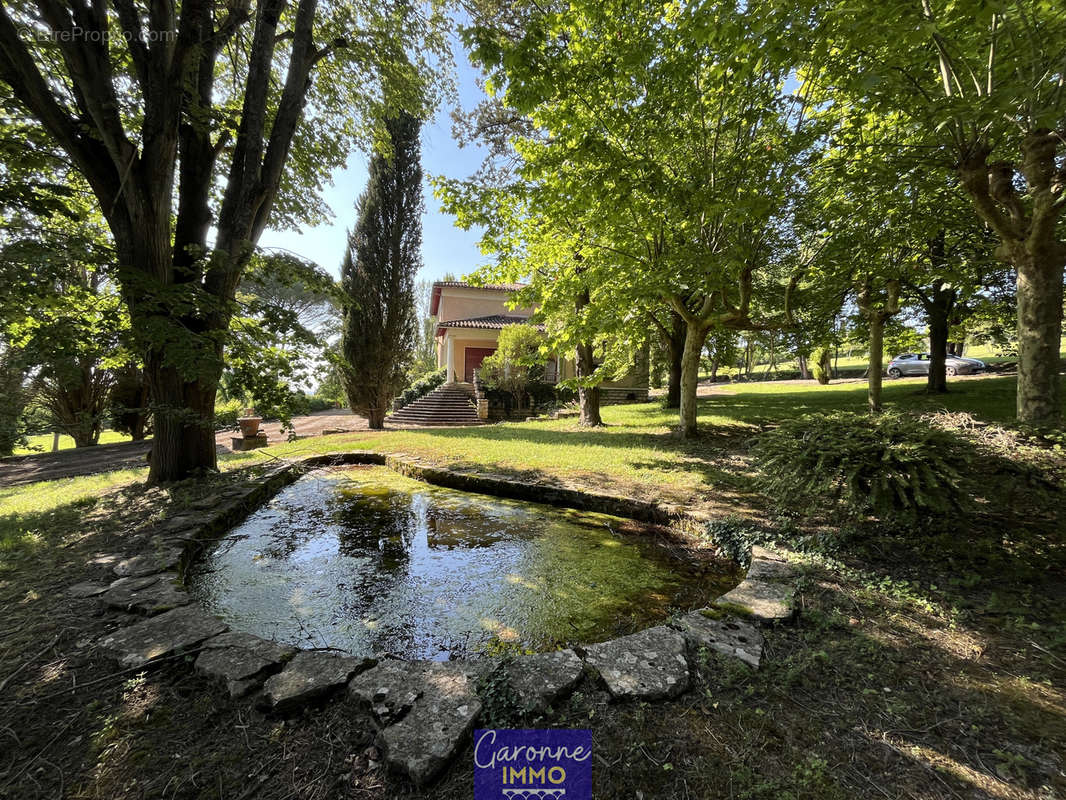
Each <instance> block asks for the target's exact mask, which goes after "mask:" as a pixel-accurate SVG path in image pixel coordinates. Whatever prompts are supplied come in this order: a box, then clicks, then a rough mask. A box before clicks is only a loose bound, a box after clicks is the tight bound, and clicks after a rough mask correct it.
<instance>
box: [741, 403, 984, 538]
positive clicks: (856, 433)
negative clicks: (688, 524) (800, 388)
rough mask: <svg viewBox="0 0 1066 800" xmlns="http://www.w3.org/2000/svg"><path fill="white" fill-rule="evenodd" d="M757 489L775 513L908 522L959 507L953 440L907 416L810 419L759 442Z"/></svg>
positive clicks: (962, 464) (958, 459)
mask: <svg viewBox="0 0 1066 800" xmlns="http://www.w3.org/2000/svg"><path fill="white" fill-rule="evenodd" d="M752 452H753V454H754V456H755V461H756V465H757V467H758V470H759V474H758V477H757V478H756V486H757V488H759V490H761V491H762V492H763V493H764V494H766V495H768V496H769V497H770V498H771V499H772V500H773V501H774V502H775V503H776V504H777V505H778V506H779V507H781V508H782V509H787V510H791V511H795V512H800V513H806V514H811V515H813V514H819V513H826V514H828V515H830V516H831V517H845V518H846V517H857V516H862V515H866V514H874V515H876V516H878V517H880V518H881V519H882V520H886V521H889V520H893V519H902V520H904V521H908V520H913V519H915V518H916V517H917V516H918V515H920V514H928V513H942V512H946V511H949V510H951V509H953V508H957V507H958V506H959V505H960V500H961V498H962V492H961V490H960V488H959V478H960V474H961V472H962V471H963V470H964V469H965V468H966V466H967V463H968V460H967V458H966V456H965V454H964V452H963V450H962V448H961V447H960V445H959V442H958V440H957V438H956V437H953V436H952V435H950V434H949V433H946V432H944V431H942V430H938V429H936V428H934V427H932V426H930V425H928V424H927V423H926V422H924V421H923V420H922V419H920V418H918V417H915V416H910V415H905V414H879V415H875V416H870V415H865V414H854V413H850V412H833V413H827V414H808V415H804V416H801V417H798V418H796V419H790V420H786V421H785V422H783V423H782V424H781V425H780V426H778V427H777V428H774V429H771V430H769V431H767V432H765V433H763V434H761V435H760V436H758V437H757V438H756V439H755V440H754V443H753V446H752Z"/></svg>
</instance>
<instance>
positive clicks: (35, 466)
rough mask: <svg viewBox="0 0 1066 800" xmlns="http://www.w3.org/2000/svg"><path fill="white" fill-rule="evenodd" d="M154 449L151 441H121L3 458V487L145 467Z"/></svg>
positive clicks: (0, 479) (0, 483) (0, 467)
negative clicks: (150, 450)
mask: <svg viewBox="0 0 1066 800" xmlns="http://www.w3.org/2000/svg"><path fill="white" fill-rule="evenodd" d="M151 446H152V443H151V441H143V442H118V443H116V444H101V445H97V446H96V447H82V448H76V449H72V450H60V451H59V452H57V453H34V454H32V455H28V456H12V457H11V458H4V459H0V486H18V485H20V484H23V483H34V482H36V481H51V480H56V479H57V478H72V477H74V476H76V475H91V474H92V473H94V472H110V471H111V470H116V469H132V468H134V467H141V466H144V465H145V462H146V455H147V453H148V450H149V448H151Z"/></svg>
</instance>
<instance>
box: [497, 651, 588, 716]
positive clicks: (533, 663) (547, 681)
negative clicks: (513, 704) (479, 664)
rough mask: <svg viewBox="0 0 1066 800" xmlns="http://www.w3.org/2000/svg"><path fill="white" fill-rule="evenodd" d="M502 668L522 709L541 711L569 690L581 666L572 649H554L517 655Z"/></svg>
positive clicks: (574, 683) (578, 676)
mask: <svg viewBox="0 0 1066 800" xmlns="http://www.w3.org/2000/svg"><path fill="white" fill-rule="evenodd" d="M503 669H504V672H505V673H506V675H507V682H508V683H509V684H510V685H511V688H512V689H514V692H515V694H516V695H517V696H518V701H519V703H520V704H521V706H522V708H523V709H524V710H527V711H543V710H545V709H547V708H548V707H550V706H551V705H552V704H553V703H554V702H555V701H557V700H558V699H559V698H561V697H563V696H565V695H567V694H569V693H570V692H571V691H572V690H573V688H574V687H575V686H576V685H577V682H578V681H579V680H581V674H582V672H584V669H585V665H584V662H582V661H581V659H580V658H579V657H578V655H577V653H575V652H574V651H573V650H557V651H555V652H553V653H536V654H535V655H531V656H520V657H519V658H516V659H515V660H514V661H512V662H510V663H509V664H507V665H506V666H505V667H504V668H503Z"/></svg>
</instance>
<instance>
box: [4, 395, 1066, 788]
mask: <svg viewBox="0 0 1066 800" xmlns="http://www.w3.org/2000/svg"><path fill="white" fill-rule="evenodd" d="M921 383H922V382H921V381H920V380H911V381H898V382H892V383H890V384H889V385H887V386H886V399H887V401H888V403H889V406H890V407H892V408H897V409H917V410H931V409H936V408H949V409H959V410H969V411H971V412H972V413H974V414H975V415H976V416H977V417H978V418H980V419H985V420H988V421H995V420H1009V419H1010V418H1011V416H1012V415H1013V403H1014V398H1013V388H1014V386H1013V381H1012V380H1011V379H1009V378H982V379H976V380H969V381H956V382H953V383H952V389H953V392H952V393H951V394H949V395H947V396H942V397H934V398H930V397H927V396H925V395H922V394H920V393H919V390H920V387H921ZM716 391H717V390H716ZM864 403H865V386H864V385H863V384H861V383H851V384H834V385H830V386H828V387H819V386H816V385H813V384H812V385H808V384H784V385H783V384H776V385H769V384H754V385H753V384H748V385H744V386H733V387H728V389H726V390H723V391H719V392H718V393H716V394H714V395H712V396H710V397H706V398H702V399H701V402H700V422H701V424H702V425H703V427H704V433H703V434H702V435H701V436H700V437H699V438H698V439H696V440H693V441H682V440H680V439H678V438H677V437H676V434H675V433H674V426H675V424H676V414H675V412H672V411H666V410H663V409H661V408H660V407H659V406H658V405H657V404H655V403H648V404H640V405H632V406H614V407H608V408H605V409H604V420H605V422H606V423H607V426H606V427H605V428H602V429H598V430H591V431H589V430H582V429H580V428H578V427H577V425H576V422H575V421H574V420H573V419H562V420H540V421H535V422H528V423H514V424H506V425H498V426H491V427H484V428H475V429H453V430H390V431H385V432H382V433H372V432H358V433H353V434H347V435H336V436H330V437H314V438H309V439H305V440H301V441H297V442H293V443H281V444H278V445H275V446H274V447H272V448H269V449H268V450H266V451H255V452H252V453H242V454H233V455H229V456H225V457H223V458H222V459H220V462H221V463H220V466H221V467H222V469H223V471H224V472H225V473H229V474H223V475H221V476H214V477H211V478H208V479H205V480H201V481H189V482H185V483H184V484H180V485H175V486H173V487H167V488H156V489H151V490H146V489H144V488H143V487H141V486H139V485H135V483H134V482H136V481H138V480H140V479H142V478H143V477H144V474H145V470H144V469H136V470H126V471H123V472H114V473H107V474H103V475H94V476H87V477H80V478H72V479H67V480H59V481H49V482H42V483H38V484H33V485H29V486H22V487H14V488H5V489H2V490H0V541H4V542H8V543H9V544H8V545H7V546H8V547H9V548H10V549H9V550H7V551H0V604H2V605H4V607H5V609H7V611H8V615H7V617H6V619H5V622H6V626H4V627H6V630H4V631H2V632H0V656H3V658H4V661H5V663H7V664H8V665H9V666H8V667H6V668H5V669H4V670H3V672H2V673H0V676H2V677H5V678H6V677H11V678H12V680H11V681H10V683H9V685H8V688H7V692H6V693H4V694H3V696H0V714H2V715H3V716H4V718H5V722H4V723H3V724H2V725H0V736H3V735H4V734H5V730H10V731H12V732H14V731H17V736H18V742H17V743H15V742H14V740H13V739H11V743H10V744H8V745H6V746H7V747H8V750H7V751H5V755H7V754H8V753H10V757H9V759H7V760H5V761H4V762H3V763H0V770H4V769H6V770H7V771H6V772H2V773H0V794H4V793H5V792H7V793H8V794H10V796H12V797H19V798H20V800H21V798H26V800H32V799H33V798H38V797H40V798H45V797H48V798H51V797H57V796H69V797H78V798H89V797H105V796H106V797H115V798H120V800H135V798H143V797H190V798H191V797H205V796H212V797H219V796H222V797H243V796H250V794H249V787H253V788H252V789H251V792H252V793H253V794H254V795H255V796H257V797H260V798H264V800H282V798H285V800H292V798H308V799H309V798H312V797H314V798H320V797H337V798H352V799H353V800H354V799H355V798H360V799H361V800H385V799H386V798H408V797H409V798H423V799H424V800H468V798H469V797H470V796H471V792H472V790H473V786H472V770H471V768H470V763H471V757H472V756H471V753H470V747H469V745H467V746H466V748H465V749H464V750H463V751H462V752H461V753H460V754H459V756H458V758H457V760H456V762H455V764H454V765H453V766H452V767H451V768H450V769H448V770H447V771H446V773H445V774H444V776H443V779H442V781H441V782H440V783H438V784H436V785H434V786H432V787H430V788H429V789H427V790H425V791H416V790H413V789H412V788H411V787H410V786H408V785H406V784H404V783H403V782H402V781H397V780H395V779H393V778H391V777H389V776H387V775H386V774H385V773H384V772H383V770H382V769H381V767H380V766H379V765H378V764H379V760H380V754H379V753H378V752H377V751H376V750H372V749H369V748H370V747H371V745H372V744H373V738H372V737H373V729H372V727H371V726H370V725H369V724H368V723H366V721H365V719H364V718H363V717H361V716H360V715H359V714H358V713H357V711H356V709H354V708H353V707H352V706H351V705H350V704H348V703H346V702H345V701H343V700H338V701H337V702H334V703H332V704H328V705H326V706H325V707H324V708H322V709H320V710H316V711H314V712H312V713H308V714H306V715H302V716H299V717H296V718H293V719H290V720H286V721H284V722H282V721H280V720H279V719H277V718H273V717H269V716H264V715H262V714H260V713H258V712H257V711H256V710H255V708H254V706H253V704H252V703H250V702H248V701H247V700H246V699H240V700H232V699H230V698H229V697H228V695H227V693H226V692H225V690H224V689H219V688H218V687H213V686H212V685H210V684H209V683H208V682H207V681H205V680H204V679H203V678H201V677H199V676H197V675H196V674H195V673H194V672H193V671H192V670H191V669H190V667H189V664H188V663H183V664H172V665H166V666H162V667H160V668H158V669H156V670H152V671H149V672H147V673H144V674H141V675H131V674H128V673H122V672H115V668H114V666H113V665H111V664H110V662H108V661H107V660H105V659H102V658H100V657H99V654H98V652H96V650H95V649H94V645H93V644H92V642H94V641H96V640H97V639H98V638H99V637H101V636H102V635H104V634H105V633H106V632H108V631H110V630H111V629H113V628H114V627H115V626H116V625H118V624H124V622H125V618H123V619H118V617H119V615H118V612H113V613H109V614H105V615H103V616H94V615H93V614H92V611H91V606H92V604H91V601H80V602H79V601H72V600H71V599H70V598H68V597H66V596H65V595H64V590H65V588H66V587H67V586H69V585H70V584H72V583H74V582H76V581H83V580H85V579H87V578H92V579H93V580H100V581H105V580H110V579H112V578H113V575H112V574H111V571H110V567H109V566H107V565H101V564H96V565H94V562H95V559H96V558H97V556H98V555H99V554H111V553H120V554H123V555H130V554H132V553H133V552H136V548H137V547H138V546H139V545H137V544H136V535H137V534H138V532H140V531H141V530H142V529H143V527H144V526H145V525H146V524H147V523H148V521H149V520H150V519H152V518H155V517H157V516H164V515H172V514H177V513H182V511H183V509H187V508H188V507H189V504H190V503H191V502H193V501H194V499H196V498H199V499H202V498H203V497H208V496H210V494H211V493H212V492H216V491H217V490H218V486H220V485H226V484H227V483H229V482H235V481H238V480H240V479H241V477H242V476H240V475H237V474H234V471H235V470H238V469H240V468H243V467H247V466H250V465H255V464H259V463H263V462H264V461H268V460H270V459H271V458H277V457H282V458H284V457H290V456H295V455H299V454H308V453H313V452H331V451H341V450H352V449H375V450H380V451H385V452H394V453H407V454H410V455H412V456H417V457H422V458H426V459H431V460H433V461H436V462H438V463H447V464H452V465H456V466H469V467H475V468H478V469H481V470H484V471H489V472H493V471H496V472H508V473H512V474H516V475H522V476H527V477H528V479H530V480H534V479H535V480H549V481H550V480H555V481H568V482H575V483H589V484H592V483H596V485H597V488H601V489H604V490H607V491H612V492H617V493H626V494H633V495H634V496H636V495H638V494H644V495H647V496H660V497H667V498H677V497H687V498H688V500H687V501H686V502H690V503H699V502H712V501H715V502H717V501H720V500H721V498H722V497H723V495H730V493H731V492H732V493H735V495H734V496H735V497H737V502H740V496H741V495H742V493H743V490H744V484H745V473H746V471H747V469H748V465H747V461H746V450H745V446H744V445H745V442H746V440H747V439H748V437H750V436H751V435H752V434H753V433H755V432H756V431H758V430H759V429H760V428H761V427H763V426H765V425H770V424H774V423H775V422H778V421H780V420H781V419H783V418H787V417H792V416H796V415H798V414H802V413H808V412H811V411H830V410H835V409H861V408H863V407H864ZM984 466H985V467H986V468H987V466H988V465H984ZM982 475H984V477H985V479H986V480H987V482H988V483H995V482H996V481H997V480H999V481H1000V482H1001V483H1006V481H1004V480H1003V479H1002V478H997V477H996V476H995V475H994V474H991V473H982ZM123 484H125V485H126V486H125V488H122V489H118V490H114V488H115V487H117V486H120V485H123ZM131 484H133V485H131ZM1016 488H1018V490H1019V491H1020V492H1021V494H1019V495H1018V498H1017V502H1013V503H1009V502H1004V503H989V504H987V505H986V506H982V507H981V508H975V509H967V510H966V513H965V515H964V516H960V517H959V518H958V519H948V520H945V521H944V524H943V526H936V527H930V528H929V530H923V531H921V532H916V533H915V535H913V536H900V535H898V534H897V533H895V532H892V531H888V530H878V528H877V526H875V525H870V526H866V527H863V528H861V529H856V530H853V531H850V532H844V531H834V532H833V534H834V535H833V537H831V538H832V540H831V541H830V542H828V543H827V548H826V549H825V551H824V552H823V551H821V550H814V548H812V550H814V551H813V552H811V553H808V554H807V555H806V556H805V557H804V569H805V570H809V571H808V572H807V573H806V574H805V576H804V577H803V578H802V579H801V581H800V583H799V600H798V606H799V608H800V611H799V615H798V619H797V620H796V621H795V622H794V623H791V624H786V625H778V626H772V627H768V628H767V629H766V630H765V634H766V636H767V649H766V652H765V660H764V663H763V666H762V668H761V669H760V670H759V671H758V672H752V671H749V670H748V669H746V668H743V667H741V666H740V665H739V664H738V663H736V662H731V661H728V660H724V659H719V658H718V657H716V656H714V655H713V654H710V653H698V654H696V661H697V664H698V667H699V668H698V674H697V676H696V678H695V685H694V687H693V690H692V691H690V692H688V693H687V694H685V695H683V696H682V697H680V698H677V699H675V700H671V701H664V702H659V703H652V704H641V703H612V702H609V699H608V697H607V695H606V693H605V692H604V691H603V690H602V687H601V686H599V685H598V684H596V683H595V682H594V681H586V682H585V683H584V684H583V685H582V686H581V687H580V689H579V691H578V693H577V694H576V695H575V696H574V697H573V698H572V699H571V700H570V701H568V702H566V703H564V704H563V705H562V706H561V707H560V708H559V709H558V710H557V711H556V712H554V713H553V714H552V715H550V716H547V717H541V718H535V719H526V720H522V721H520V722H521V724H520V726H521V727H549V726H552V727H564V728H567V727H573V728H577V727H589V728H592V729H593V731H594V734H593V735H594V747H595V752H596V756H597V761H596V764H595V766H594V770H595V778H594V780H595V784H596V786H597V789H596V796H597V797H603V798H622V797H626V798H633V797H645V798H653V797H654V798H657V800H683V799H684V800H691V798H711V797H722V798H726V797H729V798H746V799H747V800H851V798H881V797H891V798H903V797H909V798H923V799H924V798H929V800H939V799H940V798H943V800H949V799H950V800H957V798H961V797H995V798H1005V799H1007V800H1011V799H1013V798H1017V800H1047V798H1052V797H1060V796H1066V794H1063V793H1064V792H1066V777H1064V776H1063V772H1062V760H1061V755H1059V754H1061V753H1062V752H1064V743H1066V696H1064V694H1063V691H1062V687H1063V686H1064V685H1066V681H1064V679H1066V672H1064V669H1063V665H1066V635H1064V633H1063V631H1066V617H1064V611H1063V609H1066V595H1064V588H1063V587H1066V580H1063V575H1064V562H1063V554H1064V552H1066V551H1064V550H1063V547H1062V527H1061V526H1060V525H1059V524H1058V522H1059V521H1058V520H1057V519H1056V518H1055V516H1054V514H1055V510H1056V508H1057V507H1059V504H1058V503H1057V501H1056V500H1055V499H1054V498H1052V500H1051V501H1050V502H1049V503H1043V504H1041V503H1038V502H1036V501H1037V500H1039V498H1040V496H1041V495H1040V493H1039V492H1037V491H1036V489H1037V488H1038V487H1033V486H1031V487H1028V488H1027V487H1026V486H1019V487H1016ZM790 522H791V521H790V520H784V519H781V520H773V521H772V524H773V527H772V528H771V529H770V530H769V532H770V533H772V534H774V535H780V536H781V537H783V538H786V539H790V541H791V540H798V539H800V538H802V537H800V536H799V534H800V533H802V532H801V531H799V530H797V529H795V528H793V527H791V525H790ZM730 524H733V522H730ZM735 524H736V526H737V527H738V529H741V530H744V529H745V526H746V525H747V524H748V523H747V522H745V521H743V520H740V521H736V522H735ZM816 533H817V534H820V533H821V531H818V532H816ZM790 537H791V538H790ZM809 538H810V540H811V541H814V540H815V539H816V538H817V537H816V536H811V537H809ZM804 540H806V539H804ZM49 642H53V645H52V646H50V647H49V648H47V649H46V650H44V651H42V650H41V648H42V647H43V646H44V645H46V644H48V643H49ZM38 653H39V655H35V654H38ZM27 659H28V660H27ZM20 669H21V671H20V672H18V673H17V674H15V671H16V670H20ZM5 726H10V727H9V728H6V729H5ZM9 739H10V737H9ZM8 765H10V767H9V766H8ZM4 796H7V795H6V794H5V795H4Z"/></svg>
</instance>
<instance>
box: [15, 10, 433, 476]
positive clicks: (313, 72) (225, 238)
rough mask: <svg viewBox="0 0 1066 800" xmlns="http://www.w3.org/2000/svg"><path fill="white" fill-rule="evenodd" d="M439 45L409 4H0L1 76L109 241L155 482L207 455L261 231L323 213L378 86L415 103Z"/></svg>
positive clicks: (377, 99) (209, 463)
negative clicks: (141, 364)
mask: <svg viewBox="0 0 1066 800" xmlns="http://www.w3.org/2000/svg"><path fill="white" fill-rule="evenodd" d="M446 49H447V43H446V40H445V38H444V36H443V35H442V33H441V28H440V26H439V25H437V24H436V22H435V20H434V18H433V17H428V18H427V15H426V14H424V13H423V12H422V10H421V7H419V6H417V5H414V4H407V3H397V4H393V3H385V4H382V3H370V2H356V3H337V4H323V5H322V6H321V8H320V5H319V3H318V1H317V0H298V2H291V1H290V0H259V2H256V3H252V2H251V0H235V1H234V2H229V1H227V2H222V0H187V2H183V3H181V4H176V3H173V2H168V1H167V0H163V1H162V2H152V3H149V4H147V8H146V7H145V4H142V3H137V2H134V0H115V2H113V3H89V2H87V1H86V0H72V2H70V3H57V2H53V0H19V1H18V2H12V3H4V4H3V5H2V6H0V80H2V81H3V82H4V83H6V84H7V85H8V86H9V87H10V90H11V93H12V95H13V96H14V99H15V100H16V101H17V103H18V105H19V107H20V109H21V111H22V112H24V114H25V115H26V117H27V118H28V120H29V121H30V122H34V123H35V124H36V125H38V126H39V127H40V128H41V129H42V130H43V131H44V132H45V133H46V134H47V135H48V137H49V138H50V139H51V140H52V142H53V143H54V144H55V145H56V147H57V148H59V149H61V150H62V151H64V152H65V153H66V155H67V156H68V157H69V159H70V161H71V163H72V165H73V167H74V169H76V170H77V171H78V172H79V173H81V175H83V176H84V178H85V180H86V181H87V183H88V184H89V186H90V187H91V189H92V191H93V193H94V195H95V196H96V199H97V201H98V203H99V207H100V209H101V211H102V212H103V214H104V215H105V217H106V220H107V223H108V226H109V228H110V230H111V234H112V237H113V239H114V243H115V248H116V254H117V263H118V280H119V282H120V283H121V288H122V296H123V298H124V299H125V301H126V303H127V305H128V308H129V315H130V318H131V322H132V326H133V330H134V331H135V333H136V334H137V335H138V337H140V339H141V345H140V347H141V349H143V351H144V353H145V376H146V378H147V381H148V383H149V386H150V388H151V394H152V400H153V405H154V409H155V436H154V441H153V446H152V455H151V468H150V471H149V481H150V482H160V481H169V480H177V479H181V478H184V477H186V476H188V475H190V474H193V473H195V472H196V471H198V470H202V469H213V468H214V467H215V465H216V462H215V437H214V430H213V428H214V426H213V417H214V405H215V396H216V393H217V390H218V383H219V379H220V376H221V374H222V367H223V351H224V347H225V345H226V337H227V332H228V328H229V323H230V319H231V317H232V315H233V312H234V293H235V291H236V288H237V286H238V284H239V283H240V279H241V274H242V271H243V269H244V267H245V265H246V264H247V262H248V259H249V258H250V257H251V255H252V252H253V251H254V248H255V246H256V243H257V242H258V240H259V237H260V235H261V234H262V232H263V230H264V229H265V228H266V227H267V226H268V225H273V226H275V227H279V226H295V225H298V224H300V223H302V222H306V221H314V220H316V219H319V218H321V217H322V215H323V214H324V213H325V211H326V209H325V207H324V206H323V204H322V203H321V201H320V199H319V196H318V190H319V189H320V187H321V186H322V185H323V183H324V182H325V180H326V179H327V178H328V176H329V174H330V172H331V171H332V170H333V169H334V168H336V167H338V166H341V165H343V164H344V163H345V161H346V159H347V155H348V152H349V151H350V149H351V147H352V146H353V145H354V144H356V143H357V142H360V141H365V138H366V137H365V136H364V134H366V133H367V128H368V122H369V121H370V120H372V119H374V118H376V117H378V116H380V114H381V110H382V105H383V103H382V101H381V96H382V92H381V88H380V84H382V83H384V84H387V85H388V87H389V97H390V98H392V105H394V106H396V107H405V108H412V109H418V110H419V111H421V110H422V109H423V107H424V106H425V105H426V98H427V96H428V95H427V93H426V92H425V83H426V77H427V76H431V75H433V74H434V73H433V71H432V67H431V65H430V63H429V62H431V61H434V60H435V58H436V57H437V56H440V55H441V54H442V53H443V52H444V51H445V50H446ZM411 54H417V55H415V56H412V55H411ZM412 58H417V59H419V60H418V61H412V60H411V59H412ZM393 110H395V108H394V109H393Z"/></svg>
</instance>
